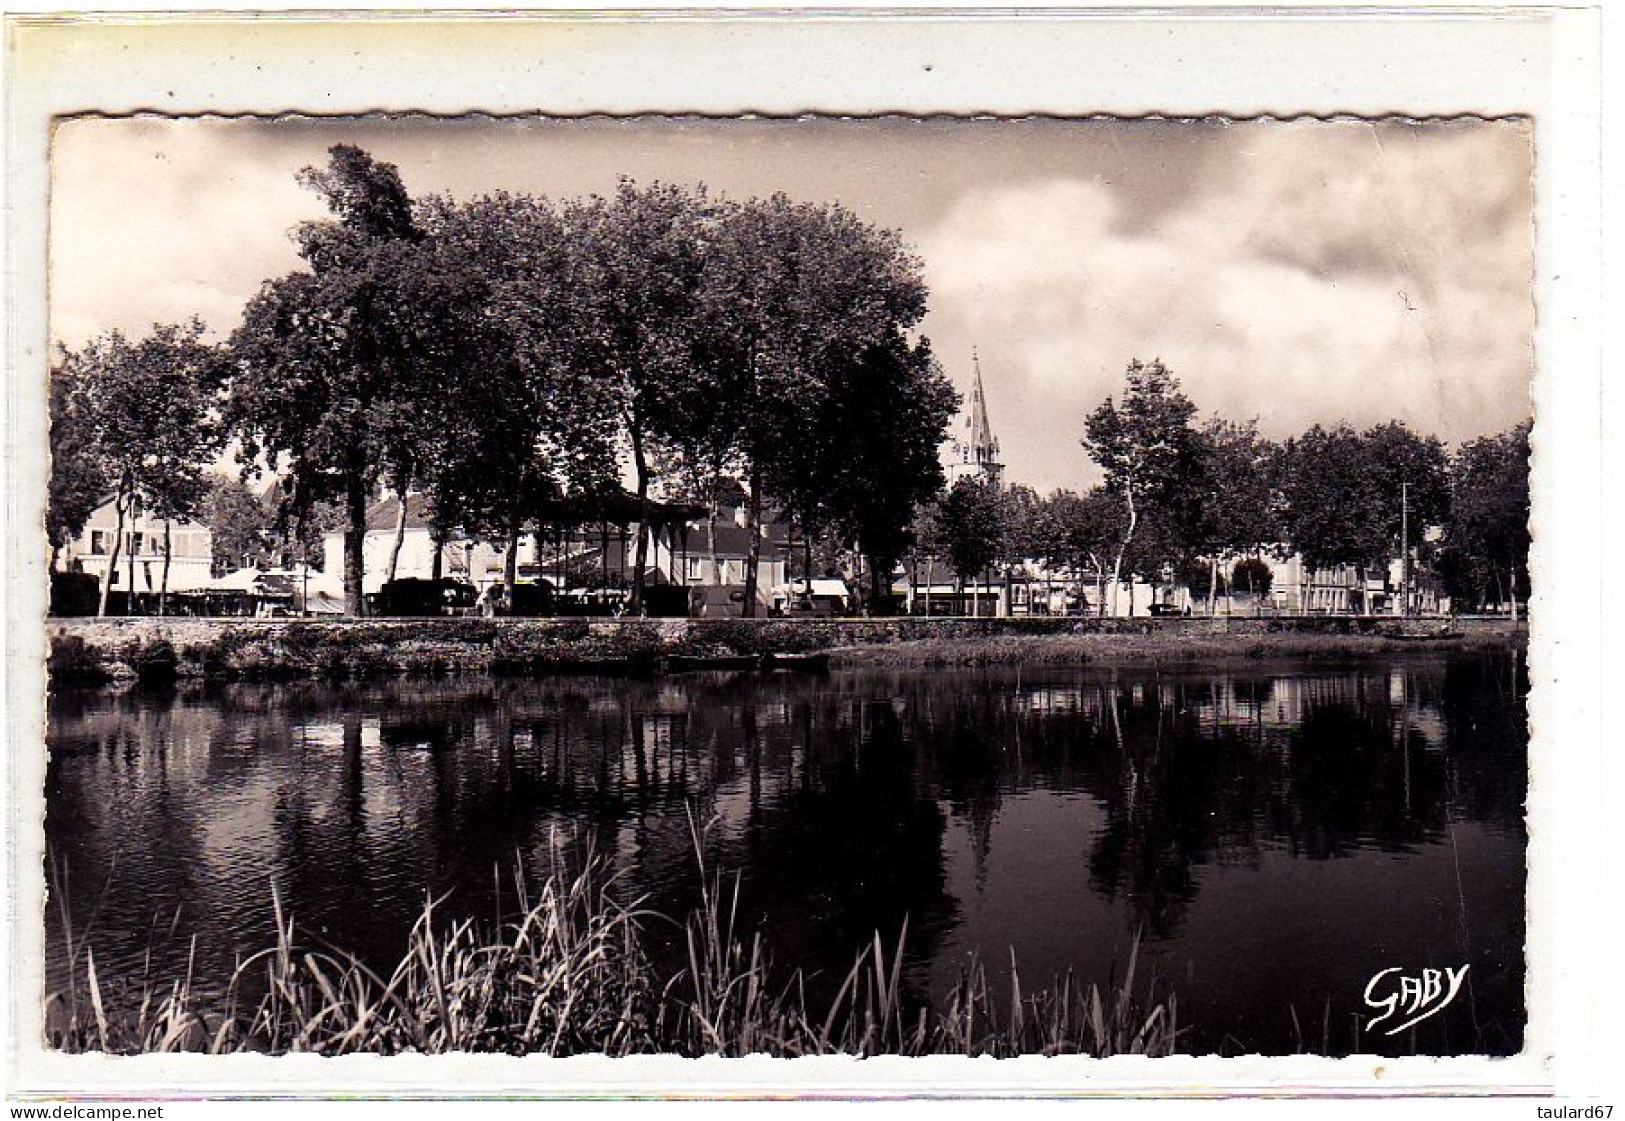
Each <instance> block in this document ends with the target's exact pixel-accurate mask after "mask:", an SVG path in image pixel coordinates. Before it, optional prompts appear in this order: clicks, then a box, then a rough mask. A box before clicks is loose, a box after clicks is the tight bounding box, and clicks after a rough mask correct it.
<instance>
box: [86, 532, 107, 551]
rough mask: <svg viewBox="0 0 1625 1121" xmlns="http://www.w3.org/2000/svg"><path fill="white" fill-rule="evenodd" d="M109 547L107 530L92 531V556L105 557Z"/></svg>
mask: <svg viewBox="0 0 1625 1121" xmlns="http://www.w3.org/2000/svg"><path fill="white" fill-rule="evenodd" d="M107 546H108V540H107V531H106V530H105V529H93V530H91V531H90V555H91V556H95V557H105V556H106V555H107Z"/></svg>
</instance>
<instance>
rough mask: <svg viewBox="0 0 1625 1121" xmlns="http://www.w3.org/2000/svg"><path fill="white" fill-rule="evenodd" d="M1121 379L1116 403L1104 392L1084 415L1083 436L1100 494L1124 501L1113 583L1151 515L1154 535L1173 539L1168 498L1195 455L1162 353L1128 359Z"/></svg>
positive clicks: (1187, 418)
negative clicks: (1097, 470)
mask: <svg viewBox="0 0 1625 1121" xmlns="http://www.w3.org/2000/svg"><path fill="white" fill-rule="evenodd" d="M1126 381H1127V384H1126V386H1125V388H1124V391H1123V399H1122V404H1121V405H1119V404H1117V403H1115V402H1114V401H1113V400H1112V398H1110V397H1108V398H1107V399H1106V400H1105V401H1104V402H1103V403H1102V404H1101V405H1100V406H1099V407H1098V408H1096V409H1095V411H1094V412H1092V413H1091V414H1089V417H1088V420H1087V421H1086V422H1085V425H1084V431H1085V435H1084V438H1083V441H1082V443H1083V446H1084V447H1085V448H1086V449H1087V450H1088V452H1089V455H1090V457H1091V458H1093V459H1094V461H1095V462H1096V463H1098V464H1099V465H1100V467H1101V469H1102V470H1103V471H1104V472H1105V476H1106V479H1105V487H1106V490H1107V492H1108V493H1110V494H1112V495H1113V496H1114V497H1115V498H1117V500H1118V501H1119V502H1121V503H1122V507H1123V527H1122V536H1121V538H1120V539H1119V541H1118V545H1117V550H1116V555H1115V556H1114V557H1113V559H1112V585H1113V587H1119V586H1121V583H1122V578H1123V572H1124V564H1125V561H1131V556H1130V550H1131V549H1132V548H1133V547H1134V546H1135V545H1136V544H1139V545H1140V546H1141V547H1142V553H1143V552H1144V551H1145V550H1144V545H1145V544H1146V543H1147V542H1146V541H1145V540H1144V538H1145V537H1146V536H1148V535H1147V534H1145V533H1144V529H1145V528H1146V525H1147V522H1148V520H1149V517H1150V515H1152V514H1156V515H1157V520H1158V522H1159V525H1160V529H1161V532H1160V533H1159V534H1158V535H1157V537H1158V539H1159V540H1163V539H1166V540H1169V541H1175V542H1177V540H1178V537H1179V534H1178V532H1177V527H1176V525H1175V521H1176V518H1175V514H1176V510H1175V506H1176V504H1175V502H1174V497H1175V495H1176V493H1177V491H1178V490H1179V488H1180V487H1181V486H1182V485H1184V484H1186V483H1187V482H1188V481H1189V479H1190V477H1191V474H1192V472H1193V471H1194V470H1195V465H1196V461H1197V456H1198V454H1199V452H1198V446H1197V440H1196V433H1195V432H1194V430H1193V429H1192V428H1191V418H1192V417H1193V416H1194V415H1195V413H1196V406H1195V405H1193V404H1191V402H1190V400H1189V399H1188V398H1187V397H1186V396H1185V395H1184V394H1183V393H1181V392H1180V389H1179V382H1178V381H1177V380H1176V379H1175V378H1174V376H1173V374H1171V373H1170V372H1169V371H1168V368H1167V367H1166V366H1164V365H1163V364H1162V361H1161V359H1154V360H1152V361H1151V362H1149V363H1144V362H1141V361H1140V360H1139V359H1137V358H1136V359H1134V360H1133V361H1132V362H1130V363H1129V365H1128V370H1127V377H1126ZM1131 563H1132V561H1131ZM1146 563H1147V562H1146V561H1144V560H1142V562H1141V564H1142V566H1144V565H1145V564H1146ZM1142 574H1145V573H1144V572H1143V567H1142Z"/></svg>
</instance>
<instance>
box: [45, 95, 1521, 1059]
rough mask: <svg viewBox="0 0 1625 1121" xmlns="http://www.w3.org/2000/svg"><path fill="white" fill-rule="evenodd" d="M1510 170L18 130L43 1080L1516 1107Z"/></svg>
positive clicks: (1506, 130)
mask: <svg viewBox="0 0 1625 1121" xmlns="http://www.w3.org/2000/svg"><path fill="white" fill-rule="evenodd" d="M1532 167H1533V154H1532V147H1531V135H1530V129H1529V125H1528V122H1527V121H1524V120H1518V119H1504V120H1490V119H1453V120H1410V119H1393V118H1386V119H1384V118H1379V119H1336V120H1324V121H1323V120H1309V121H1283V120H1231V119H1225V118H1205V119H1172V118H1167V119H1154V120H1132V119H1116V118H1094V119H1075V120H1067V119H1016V120H998V119H980V120H978V119H909V118H901V117H885V118H878V119H872V120H836V119H827V118H816V117H805V118H798V119H790V120H763V119H700V118H672V117H634V118H630V119H614V120H611V119H604V118H597V119H594V118H588V119H574V120H565V119H550V118H545V117H528V118H520V119H504V120H497V119H491V118H479V117H475V118H457V119H450V120H447V119H432V118H427V117H422V116H412V115H406V116H390V117H384V116H362V117H338V118H310V117H280V118H276V119H271V120H260V119H249V120H243V119H234V120H222V119H214V118H201V119H200V118H166V117H158V116H152V115H139V116H134V117H120V118H106V117H79V118H75V119H71V120H65V121H61V122H58V124H57V126H56V130H55V134H54V137H53V149H52V166H51V172H52V197H51V205H52V222H51V242H50V252H51V293H52V303H51V309H50V310H51V327H52V332H53V341H54V342H55V343H56V344H57V347H58V349H57V351H56V352H55V354H54V356H53V366H52V371H51V383H50V384H51V407H52V412H51V448H52V468H51V477H50V499H51V502H50V510H49V532H50V546H51V550H52V557H53V564H52V568H51V585H52V599H51V617H50V620H49V622H48V624H47V626H48V630H49V633H50V642H51V651H50V677H51V689H52V692H51V698H50V723H49V746H50V751H51V756H50V760H51V761H50V765H49V771H48V774H47V787H46V796H47V813H46V819H45V832H46V860H47V865H48V872H49V876H50V883H51V893H52V895H53V897H54V898H53V904H52V906H51V907H50V909H49V912H48V913H47V914H45V915H44V916H43V921H44V922H45V923H46V926H47V931H48V938H47V947H48V955H49V956H48V965H49V968H48V971H47V992H46V993H45V994H44V998H45V1000H46V1003H47V1009H48V1014H47V1017H46V1031H47V1033H48V1036H49V1039H50V1041H51V1043H52V1045H53V1046H56V1047H60V1048H62V1049H64V1050H70V1051H78V1050H97V1051H112V1052H119V1053H132V1052H133V1053H140V1052H148V1051H160V1050H172V1049H175V1050H197V1051H209V1052H222V1051H225V1052H230V1051H239V1050H247V1051H253V1052H261V1053H266V1052H268V1053H281V1052H286V1051H307V1050H308V1051H316V1052H320V1053H324V1054H343V1053H348V1052H356V1051H362V1052H379V1053H384V1054H394V1053H400V1052H405V1051H417V1052H457V1051H495V1052H501V1053H507V1054H534V1053H542V1054H548V1055H555V1056H557V1055H569V1054H576V1053H581V1052H593V1053H602V1054H607V1055H626V1054H641V1053H670V1054H677V1055H684V1056H699V1055H705V1054H712V1053H720V1054H724V1055H747V1054H754V1053H767V1054H771V1055H778V1056H800V1055H818V1054H831V1053H851V1054H859V1055H876V1054H900V1055H920V1054H960V1055H973V1056H974V1055H994V1056H1012V1055H1023V1054H1044V1055H1057V1054H1083V1055H1093V1056H1109V1055H1115V1054H1148V1055H1168V1054H1175V1053H1188V1054H1196V1055H1208V1054H1216V1055H1238V1054H1254V1053H1258V1054H1268V1055H1282V1054H1294V1053H1312V1054H1321V1055H1347V1054H1356V1053H1370V1054H1379V1055H1456V1054H1477V1055H1507V1054H1513V1053H1516V1052H1517V1051H1518V1050H1519V1049H1520V1048H1521V1045H1522V1040H1523V1029H1524V1023H1525V1005H1524V992H1523V981H1524V976H1525V971H1524V921H1523V920H1524V894H1525V842H1526V833H1525V827H1524V797H1525V790H1526V785H1527V781H1526V775H1527V746H1528V731H1527V721H1526V717H1525V711H1524V698H1525V693H1526V691H1527V685H1528V675H1527V666H1526V663H1525V658H1524V648H1525V642H1526V633H1527V599H1528V595H1529V578H1528V572H1527V562H1528V552H1529V541H1530V536H1529V525H1528V522H1529V484H1528V460H1529V447H1530V445H1529V435H1530V425H1531V420H1532V411H1531V409H1532V406H1531V397H1530V386H1531V377H1532V373H1533V368H1532V361H1533V348H1532V332H1533V325H1534V309H1533V300H1532V295H1531V279H1532V246H1533V229H1532V192H1531V176H1532ZM1379 930H1380V936H1378V937H1373V934H1374V932H1376V931H1379Z"/></svg>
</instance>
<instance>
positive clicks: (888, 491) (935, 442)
mask: <svg viewBox="0 0 1625 1121" xmlns="http://www.w3.org/2000/svg"><path fill="white" fill-rule="evenodd" d="M958 407H959V395H958V394H957V393H956V392H955V391H954V388H953V386H952V384H951V383H950V382H949V381H948V378H947V376H946V375H945V374H944V373H943V372H942V369H941V367H940V366H939V365H938V363H937V361H936V358H935V357H934V356H933V354H932V353H931V346H930V343H929V341H926V340H921V341H920V342H918V343H913V344H911V343H909V342H908V341H907V340H906V339H904V338H902V337H901V335H897V336H894V337H893V338H891V339H889V340H887V341H886V342H885V343H884V344H882V345H878V346H873V347H870V348H868V349H867V350H865V351H863V352H862V353H861V354H860V355H859V356H857V360H856V361H853V362H851V363H848V364H846V365H845V366H844V367H839V368H837V369H836V370H835V371H834V374H833V376H832V377H831V383H830V387H829V391H828V394H827V396H826V397H825V401H824V409H823V410H822V411H821V412H820V414H819V415H818V416H817V417H816V419H815V421H814V423H815V424H816V426H817V428H818V431H819V435H820V438H819V439H818V440H816V441H809V452H810V454H807V455H805V456H804V457H803V458H802V459H801V460H799V461H798V462H796V463H793V464H785V465H783V466H782V468H781V470H782V471H783V473H784V474H785V475H786V476H791V477H796V478H797V483H796V484H795V485H793V486H791V487H790V488H789V489H790V491H791V496H792V501H791V503H790V505H791V506H792V508H796V509H799V510H801V511H802V517H803V518H804V519H805V523H806V525H807V528H808V529H809V530H811V531H816V530H819V529H823V530H826V531H827V533H828V535H829V536H831V537H832V538H833V540H834V541H835V542H837V543H838V544H840V545H841V546H843V547H847V548H851V549H854V550H858V551H860V552H861V553H862V555H863V556H864V557H865V558H866V559H867V561H868V569H869V584H870V586H869V589H868V599H869V602H870V603H871V604H876V605H881V606H880V607H879V609H880V610H888V609H889V604H890V600H891V577H892V573H893V572H894V571H895V570H896V568H897V565H898V564H899V563H900V562H901V561H902V559H903V556H904V554H905V553H906V552H907V550H908V547H909V545H910V544H911V542H912V532H911V526H912V522H913V518H914V511H915V509H916V508H917V507H918V506H919V505H920V504H921V503H922V502H925V501H926V500H928V499H929V498H931V496H933V495H935V494H936V493H937V492H938V491H940V490H941V489H942V484H943V475H942V461H941V459H940V458H939V456H938V448H940V447H941V445H942V441H943V438H944V436H945V434H946V432H947V429H948V424H949V422H950V421H951V420H952V418H953V414H954V411H955V410H956V409H957V408H958ZM792 473H793V474H792Z"/></svg>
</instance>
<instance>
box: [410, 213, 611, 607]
mask: <svg viewBox="0 0 1625 1121" xmlns="http://www.w3.org/2000/svg"><path fill="white" fill-rule="evenodd" d="M421 213H422V222H423V225H424V227H425V229H426V230H427V232H428V234H429V245H430V248H431V250H432V253H433V255H434V260H435V262H436V268H437V269H438V270H439V271H440V273H441V275H442V276H445V277H448V278H454V279H453V281H452V283H453V284H454V286H455V287H456V289H457V290H458V291H460V292H461V293H462V296H461V301H462V302H461V311H462V314H463V317H464V321H463V323H462V324H461V326H460V327H459V330H458V339H459V345H458V347H457V349H458V351H459V353H460V354H461V359H460V362H459V366H460V368H461V370H462V373H463V377H462V384H461V387H460V389H459V390H458V392H457V393H455V394H454V395H452V397H451V398H450V399H449V400H448V401H447V402H445V404H444V406H443V407H442V409H441V410H440V414H439V416H438V418H437V421H436V427H435V434H434V439H433V440H431V441H430V442H429V443H428V445H427V446H426V448H425V451H424V453H423V457H422V458H423V466H422V469H421V472H420V475H421V478H422V480H423V486H424V489H425V492H426V494H427V496H428V499H429V505H430V509H431V515H432V516H431V525H432V528H433V532H434V533H435V535H436V539H437V541H443V540H444V539H445V538H446V537H447V536H449V534H450V533H451V531H452V530H453V529H454V528H457V527H461V528H463V529H464V530H466V531H468V532H471V533H475V534H477V535H480V536H482V537H488V538H491V539H495V540H499V541H501V542H503V545H504V567H503V584H504V588H505V590H506V592H507V595H508V602H510V603H511V602H512V597H513V586H514V583H515V581H516V578H517V560H518V546H519V540H520V537H521V535H522V533H523V531H524V528H525V526H526V525H527V524H531V523H533V522H534V523H538V524H539V522H540V520H541V519H542V518H544V517H546V516H549V514H550V512H554V513H553V516H557V515H556V511H558V510H559V509H560V508H561V506H562V504H563V502H564V501H565V499H566V498H569V497H573V498H576V499H580V498H582V497H583V496H586V495H591V494H599V493H605V492H608V491H611V490H613V489H615V487H616V457H615V449H614V439H615V419H616V418H615V414H614V401H613V399H612V396H611V387H610V386H609V384H608V382H607V381H606V380H605V379H604V378H603V377H602V376H600V374H599V372H598V371H597V370H596V369H593V368H590V367H588V366H587V365H586V364H585V363H583V362H582V361H581V348H580V347H579V346H578V342H579V340H580V339H581V337H582V336H583V333H584V332H585V331H586V330H588V327H587V326H586V325H585V324H584V321H583V319H584V316H585V315H586V314H587V313H586V311H584V309H583V306H582V300H581V293H582V291H583V285H582V283H581V282H580V280H579V277H578V266H579V259H578V256H577V254H576V253H575V251H574V250H573V248H572V243H571V239H570V238H569V237H568V236H567V234H566V231H565V227H564V224H563V222H562V220H561V219H560V216H559V214H558V212H557V211H556V210H555V209H554V208H553V207H551V206H550V205H548V204H547V203H546V202H545V201H544V200H540V199H535V198H531V197H529V196H525V195H507V194H497V195H491V196H485V197H482V198H478V199H474V200H471V201H469V202H465V203H460V204H459V203H454V202H452V201H451V200H449V199H444V198H435V199H430V200H428V201H427V202H426V203H425V205H424V206H423V208H422V211H421Z"/></svg>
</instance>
